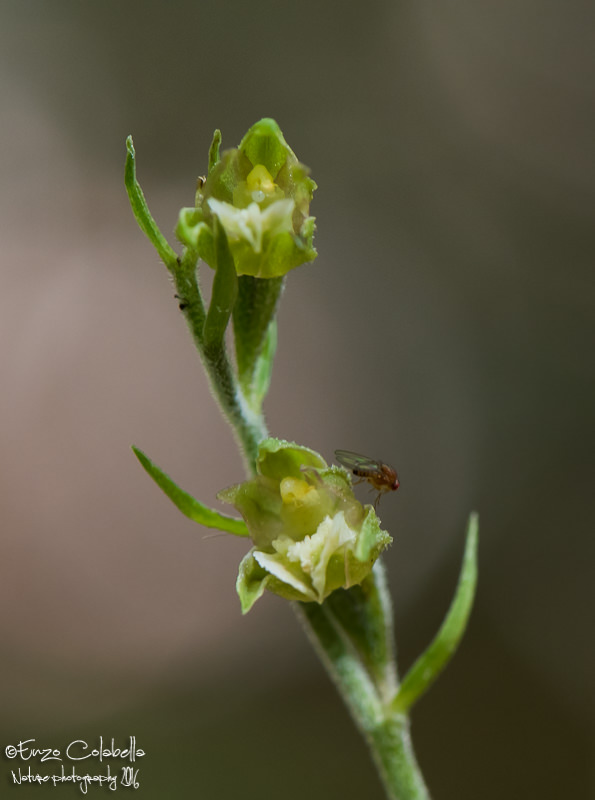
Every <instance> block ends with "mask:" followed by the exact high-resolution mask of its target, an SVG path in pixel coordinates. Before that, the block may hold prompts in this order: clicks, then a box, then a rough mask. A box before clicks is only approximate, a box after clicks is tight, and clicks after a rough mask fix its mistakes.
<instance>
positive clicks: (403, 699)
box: [391, 513, 479, 714]
mask: <svg viewBox="0 0 595 800" xmlns="http://www.w3.org/2000/svg"><path fill="white" fill-rule="evenodd" d="M478 538H479V519H478V516H477V514H476V513H473V514H471V516H470V517H469V523H468V525H467V541H466V544H465V553H464V555H463V564H462V567H461V574H460V576H459V583H458V585H457V590H456V593H455V596H454V598H453V601H452V604H451V606H450V609H449V611H448V614H447V615H446V618H445V619H444V622H443V623H442V627H441V628H440V630H439V631H438V633H437V635H436V637H435V639H434V640H433V641H432V643H431V644H430V645H429V647H428V648H427V650H426V651H425V652H424V653H422V655H421V656H420V657H419V658H418V659H417V661H416V662H415V663H414V664H413V666H412V667H411V669H410V670H409V672H408V673H407V675H406V676H405V678H404V679H403V682H402V683H401V686H400V688H399V691H398V693H397V695H396V697H395V699H394V700H393V702H392V706H391V710H392V711H393V712H394V713H401V714H402V713H405V712H406V711H407V710H408V709H409V708H411V706H412V705H413V704H414V703H415V702H416V701H417V700H419V698H420V697H421V696H422V695H423V694H424V693H425V692H426V691H427V690H428V689H429V687H430V686H431V685H432V683H434V681H435V680H436V678H437V677H438V675H439V674H440V673H441V672H442V670H443V669H444V667H445V666H446V665H447V664H448V662H449V661H450V659H451V658H452V657H453V655H454V653H455V651H456V649H457V647H458V644H459V642H460V641H461V639H462V637H463V634H464V633H465V628H466V627H467V621H468V619H469V614H470V613H471V607H472V606H473V599H474V597H475V588H476V586H477V542H478Z"/></svg>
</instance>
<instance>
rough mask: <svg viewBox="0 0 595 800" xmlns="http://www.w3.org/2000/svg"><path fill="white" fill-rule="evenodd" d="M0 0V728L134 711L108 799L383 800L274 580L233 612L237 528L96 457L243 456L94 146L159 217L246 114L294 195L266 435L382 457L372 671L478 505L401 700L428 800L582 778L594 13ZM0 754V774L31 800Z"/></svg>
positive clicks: (410, 632) (228, 468)
mask: <svg viewBox="0 0 595 800" xmlns="http://www.w3.org/2000/svg"><path fill="white" fill-rule="evenodd" d="M0 7H1V14H2V21H1V25H0V43H1V46H0V65H1V70H0V87H1V98H2V100H1V108H2V148H1V149H0V165H1V175H2V180H1V184H0V220H1V222H0V225H1V235H2V269H1V274H0V282H1V291H0V359H1V361H0V363H1V374H2V391H1V392H0V420H1V422H0V442H1V448H0V476H1V480H0V525H1V538H0V548H1V550H0V598H1V602H0V649H1V658H0V693H1V706H0V707H1V715H0V734H1V736H2V750H3V749H4V747H5V746H6V745H7V744H10V743H16V742H17V741H18V740H19V739H23V738H25V739H26V738H35V739H36V740H37V743H38V745H39V746H52V747H64V746H65V745H66V744H67V743H68V742H69V741H71V740H73V739H78V738H86V739H87V741H89V742H90V743H92V744H93V743H96V742H97V740H98V738H99V736H100V735H102V736H103V737H104V739H108V740H109V739H111V737H112V736H113V737H115V738H116V740H117V741H120V742H122V743H124V742H126V741H127V737H128V736H130V735H135V736H136V737H137V741H138V745H139V746H141V747H143V748H144V749H145V750H146V751H147V756H146V757H145V758H144V759H143V760H142V762H141V764H140V766H141V772H140V776H139V777H140V781H141V786H140V788H139V789H138V791H137V795H136V796H140V797H145V798H162V797H166V796H171V797H176V798H194V797H199V798H212V797H217V798H220V799H221V800H225V799H226V798H235V797H238V796H242V797H245V798H269V797H270V798H273V797H274V798H278V797H283V798H284V799H286V800H293V798H302V797H304V796H305V795H307V796H308V797H309V798H311V800H318V799H319V798H331V797H337V798H338V797H341V798H343V797H366V798H370V799H371V800H374V799H375V798H381V797H382V790H381V788H380V786H379V784H378V782H377V779H376V776H375V773H374V771H373V768H372V766H371V763H370V759H369V757H368V754H367V752H366V750H365V748H364V746H363V744H362V743H361V742H360V741H359V738H358V735H357V734H356V733H355V731H354V730H353V729H352V727H351V724H350V722H349V720H348V717H347V713H346V712H345V710H344V709H343V708H342V706H341V704H340V702H339V700H338V699H337V698H336V696H335V694H334V690H333V689H332V687H331V686H330V684H329V683H328V680H327V678H326V676H325V674H324V673H323V670H322V668H321V667H320V665H319V664H318V663H317V661H316V658H315V656H314V655H313V654H312V653H311V652H310V649H309V646H308V644H307V642H306V640H305V637H304V636H303V634H302V632H301V631H300V629H299V626H298V625H297V623H296V621H295V619H294V618H293V616H292V613H291V610H290V608H289V607H288V606H287V604H286V603H284V602H283V601H281V600H278V599H277V598H275V597H272V596H267V597H265V598H263V599H262V600H261V601H259V603H258V604H257V605H256V607H255V608H254V609H253V611H251V613H250V614H249V615H248V616H247V617H245V618H242V616H241V614H240V610H239V603H238V601H237V598H236V595H235V591H234V583H235V576H236V570H237V564H238V562H239V560H240V558H241V557H242V555H243V554H244V552H245V550H246V544H245V542H243V541H239V540H235V539H233V537H224V536H222V537H218V538H206V539H205V538H204V536H205V534H206V531H204V530H202V529H200V528H198V527H196V526H195V525H193V524H192V523H190V522H189V521H188V520H186V519H185V518H184V517H182V516H181V515H180V514H179V513H178V512H177V511H176V510H175V509H174V508H173V506H171V505H170V504H169V502H168V501H167V499H166V498H165V497H164V496H162V495H161V494H160V493H159V492H158V490H157V489H156V488H155V487H154V486H153V485H152V484H151V482H150V481H149V479H148V478H147V476H146V475H145V474H144V473H143V471H142V470H141V468H140V466H139V465H138V463H137V462H136V460H135V458H134V456H133V455H132V453H131V452H130V449H129V445H130V444H131V443H135V444H137V445H139V446H140V447H142V448H143V449H144V450H145V451H146V452H147V453H148V454H149V455H150V456H151V457H152V458H154V459H155V461H156V462H157V463H158V464H159V465H160V466H161V467H162V468H163V469H165V470H166V471H167V472H169V473H170V474H171V475H172V476H173V477H174V478H175V479H177V480H178V482H179V483H180V484H181V485H182V486H184V487H185V488H187V489H188V490H189V491H191V492H193V493H195V494H196V495H197V496H198V497H200V498H201V499H203V500H204V501H205V502H207V503H215V502H216V501H215V499H214V497H215V494H216V492H217V491H218V490H219V489H220V488H222V487H224V486H227V485H229V484H230V483H233V482H235V481H237V480H239V479H241V477H242V472H241V463H240V460H239V458H238V456H237V453H236V450H235V445H234V442H233V439H232V436H231V434H230V432H229V430H228V429H227V427H226V425H225V424H224V423H223V422H222V421H221V419H220V418H219V415H218V412H217V410H216V408H215V406H214V403H213V402H212V400H211V398H210V395H209V392H208V389H207V387H206V383H205V380H204V378H203V375H202V374H201V370H200V367H199V364H198V361H197V358H196V356H195V353H194V351H193V347H192V344H191V341H190V338H189V336H188V335H187V333H186V330H185V326H184V324H183V320H182V318H181V316H180V314H179V311H178V309H177V305H176V302H175V301H174V299H173V296H172V295H173V290H172V288H171V286H170V285H169V284H168V279H167V276H166V272H165V268H164V267H163V266H162V265H161V264H160V263H159V261H158V258H157V256H156V255H155V253H154V252H153V251H152V249H151V247H150V246H149V244H148V242H147V241H146V240H145V239H144V237H143V235H142V234H141V233H140V231H139V230H138V228H137V227H136V224H135V222H134V220H133V217H132V214H131V212H130V209H129V207H128V203H127V198H126V195H125V191H124V186H123V165H124V156H125V147H124V142H125V137H126V135H127V134H129V133H132V134H133V136H134V141H135V145H136V150H137V158H138V170H139V178H140V181H141V183H142V185H143V188H144V191H145V194H146V196H147V198H148V200H149V203H150V206H151V208H152V211H153V213H154V216H155V217H156V219H157V221H158V223H159V224H160V226H161V227H162V229H163V230H164V232H166V233H168V234H169V233H171V232H172V231H173V227H174V225H175V222H176V217H177V211H178V209H179V208H180V207H181V206H184V205H190V204H191V203H192V199H193V192H194V186H195V179H196V176H197V175H199V174H202V173H204V171H205V168H206V154H207V149H208V145H209V143H210V139H211V135H212V132H213V129H214V128H216V127H219V128H221V130H222V132H223V139H224V147H225V146H227V147H232V146H235V145H237V143H238V142H239V140H240V138H241V137H242V135H243V134H244V132H245V131H246V129H247V128H248V127H249V126H250V125H251V124H252V123H253V122H255V121H256V120H257V119H259V118H260V117H262V116H272V117H274V118H276V119H277V121H278V122H279V124H280V125H281V128H282V129H283V131H284V133H285V135H286V137H287V139H288V141H289V143H290V144H291V146H292V147H293V149H294V150H295V151H296V153H297V154H298V157H299V158H300V159H301V160H302V161H304V162H305V163H306V164H308V165H309V166H310V167H311V168H312V176H313V177H314V179H315V180H316V181H317V182H318V184H319V187H320V188H319V190H318V192H317V194H316V196H315V201H314V204H313V206H312V211H313V213H314V214H315V215H316V217H317V219H318V232H317V237H316V243H317V246H318V250H319V257H318V259H317V261H316V262H314V264H312V265H308V266H303V267H301V268H299V269H298V270H296V271H294V272H293V273H292V274H291V275H290V278H289V281H288V286H287V290H286V292H285V295H284V298H283V301H282V306H281V310H280V317H279V322H280V346H279V350H278V356H277V362H276V370H275V374H274V379H273V386H272V389H271V392H270V395H269V399H268V404H267V412H268V421H269V425H270V430H271V432H272V433H273V434H275V435H278V436H281V437H284V438H287V439H295V440H296V441H298V442H301V443H303V444H307V445H310V446H312V447H314V448H315V449H317V450H319V451H320V452H322V453H323V454H324V455H325V456H326V457H327V458H329V459H330V458H332V453H333V450H334V449H335V448H337V447H340V448H347V449H352V450H356V451H361V452H364V453H365V454H368V455H370V456H372V457H377V458H383V459H385V460H386V461H389V462H390V463H393V464H394V465H395V466H396V467H397V468H398V470H399V474H400V477H401V480H402V488H401V489H400V491H399V493H398V495H396V496H391V497H386V498H385V499H384V500H383V501H382V504H381V512H382V513H381V515H382V518H383V521H384V523H385V526H386V527H387V529H388V530H389V531H390V532H391V533H392V534H393V536H394V538H395V543H394V545H393V547H392V549H391V550H390V552H389V554H388V556H387V558H386V562H387V566H388V570H389V576H390V584H391V589H392V593H393V596H394V601H395V614H396V624H397V638H398V644H399V663H400V667H401V669H402V670H404V669H406V668H407V666H408V665H409V664H411V662H412V661H413V660H414V658H415V657H416V656H417V655H418V653H419V652H420V651H421V649H422V648H423V647H424V646H425V645H426V644H427V643H428V641H429V640H430V639H431V637H432V636H433V635H434V633H435V631H436V630H437V628H438V626H439V624H440V621H441V619H442V616H443V614H444V613H445V611H446V608H447V606H448V603H449V601H450V598H451V595H452V592H453V589H454V585H455V582H456V577H457V573H458V567H459V561H460V557H461V554H462V546H463V532H464V526H465V522H466V518H467V514H468V512H469V511H470V510H471V509H477V510H478V511H479V512H480V515H481V548H480V570H481V574H480V584H479V596H478V600H477V605H476V608H475V610H474V613H473V616H472V619H471V624H470V628H469V631H468V635H467V637H466V639H465V641H464V643H463V645H462V647H461V649H460V652H459V653H458V654H457V656H456V659H455V661H454V662H453V664H451V666H450V667H449V669H448V670H447V672H446V673H445V674H444V676H443V677H442V678H441V679H440V681H439V682H438V683H437V684H436V686H435V687H434V688H433V689H432V690H431V692H430V693H429V694H428V695H427V696H426V697H425V698H424V699H423V700H422V701H421V702H420V705H419V706H418V707H416V709H415V710H414V713H413V738H414V743H415V747H416V751H417V754H418V758H419V761H420V763H421V766H422V769H423V771H424V774H425V776H426V779H427V781H428V783H429V785H430V788H431V790H432V792H433V795H434V797H435V798H436V799H437V800H438V798H441V800H466V799H467V798H468V799H469V800H471V799H472V798H473V799H474V800H475V799H476V798H482V800H496V798H498V800H501V798H504V797H506V798H517V797H518V798H521V797H523V798H533V797H535V798H537V797H539V798H540V800H550V799H551V800H554V798H556V799H557V798H570V797H572V798H586V797H589V796H593V794H592V792H593V771H592V767H591V763H592V761H591V758H592V755H593V727H592V720H593V706H594V700H595V698H594V694H593V671H594V664H595V659H594V642H593V631H594V624H593V623H594V621H595V620H594V615H593V593H592V584H593V557H594V550H595V547H594V537H593V533H594V530H593V528H594V526H593V522H594V500H593V494H594V492H593V480H594V478H595V471H594V462H593V445H594V444H595V442H594V438H595V437H594V430H593V424H592V417H593V401H594V392H593V389H594V383H595V381H594V377H595V376H594V366H593V365H594V359H593V341H594V339H593V334H594V333H595V331H594V326H593V316H594V315H593V311H594V305H595V290H594V281H593V254H594V252H595V236H594V226H593V212H594V208H595V202H594V201H595V197H594V194H595V192H594V187H595V158H594V154H593V142H594V140H595V136H594V134H595V113H594V99H595V98H594V92H593V80H594V78H595V69H594V66H595V65H594V63H593V47H592V39H593V30H594V27H593V26H594V22H595V20H594V19H593V17H594V15H593V11H592V8H589V7H588V5H587V4H584V5H583V4H582V3H581V4H579V3H573V2H566V3H562V2H541V3H536V2H530V0H516V2H506V0H505V1H504V2H503V1H502V0H499V1H498V2H495V1H493V2H480V3H471V2H453V1H452V0H441V2H432V1H431V0H429V1H428V0H416V2H408V1H407V0H405V1H404V2H398V1H397V2H394V3H389V2H386V0H372V2H368V3H366V4H355V3H346V2H328V1H326V0H317V1H316V2H314V0H304V1H303V2H301V3H286V2H273V1H272V0H267V1H266V2H256V0H255V1H254V2H251V3H247V2H243V0H230V1H229V2H220V3H214V2H210V1H209V0H198V1H197V2H185V1H184V0H173V2H168V3H158V2H151V1H147V0H145V2H139V1H138V0H128V2H126V3H121V2H115V0H103V2H101V3H99V2H87V3H80V2H72V1H70V2H65V1H63V0H54V1H53V2H52V3H47V2H34V1H28V0H21V2H20V3H10V2H3V3H2V4H1V6H0ZM171 239H172V241H173V234H172V237H171ZM362 497H366V495H365V493H364V494H363V495H362ZM0 764H1V766H2V773H3V774H2V776H1V777H0V787H1V788H0V795H2V796H4V795H5V794H6V796H7V797H15V798H17V797H18V798H20V800H24V798H29V797H31V798H33V797H38V796H39V795H40V794H41V795H44V792H45V788H44V787H41V788H40V787H38V786H34V787H31V788H29V787H27V786H24V785H21V786H17V787H15V786H13V785H12V779H10V778H9V776H10V770H11V769H13V768H14V767H15V763H14V762H10V761H8V760H7V759H6V758H4V757H3V758H2V760H1V761H0ZM44 766H45V765H44ZM48 771H49V770H46V772H48ZM48 791H49V790H48ZM94 791H95V792H97V790H96V789H95V790H94ZM57 792H58V793H59V796H60V797H66V796H74V793H75V792H77V793H78V790H77V789H74V788H72V787H71V788H64V787H62V788H60V789H58V790H57ZM52 796H58V794H56V791H54V794H53V795H52Z"/></svg>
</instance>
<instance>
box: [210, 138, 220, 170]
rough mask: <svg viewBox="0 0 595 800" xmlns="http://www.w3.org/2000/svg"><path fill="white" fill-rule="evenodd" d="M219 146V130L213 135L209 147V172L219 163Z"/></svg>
mask: <svg viewBox="0 0 595 800" xmlns="http://www.w3.org/2000/svg"><path fill="white" fill-rule="evenodd" d="M220 146H221V131H220V130H219V128H217V129H216V130H215V133H214V134H213V141H212V142H211V146H210V147H209V172H210V171H211V170H212V169H213V167H214V166H215V164H216V163H217V162H218V161H219V148H220Z"/></svg>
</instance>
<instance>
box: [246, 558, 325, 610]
mask: <svg viewBox="0 0 595 800" xmlns="http://www.w3.org/2000/svg"><path fill="white" fill-rule="evenodd" d="M255 553H258V550H257V548H255V547H253V548H252V550H250V551H249V552H248V553H246V555H245V556H244V558H243V559H242V561H241V563H240V568H239V572H238V578H237V581H236V591H237V593H238V597H239V598H240V604H241V606H242V614H246V613H247V612H248V611H250V609H251V608H252V606H253V605H254V603H255V602H256V601H257V600H258V599H259V598H260V597H262V595H263V594H264V592H265V590H267V589H268V590H269V591H271V592H273V593H274V594H277V595H279V596H281V597H283V598H285V599H286V600H299V601H302V602H303V601H304V600H308V599H309V600H312V601H314V600H316V596H315V595H314V593H313V592H312V590H311V589H310V588H309V587H308V586H306V585H305V584H304V583H303V582H302V581H301V580H300V579H299V577H298V576H296V575H294V574H293V573H292V572H291V571H290V570H289V569H287V568H286V567H282V566H280V567H279V571H280V573H281V574H282V576H283V578H284V579H283V580H281V579H279V578H278V577H277V576H275V575H273V574H272V573H271V572H269V571H267V570H265V569H263V568H262V567H261V566H260V564H259V563H258V562H257V561H256V558H255V557H254V554H255Z"/></svg>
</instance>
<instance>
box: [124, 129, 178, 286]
mask: <svg viewBox="0 0 595 800" xmlns="http://www.w3.org/2000/svg"><path fill="white" fill-rule="evenodd" d="M124 183H125V185H126V191H127V192H128V199H129V200H130V205H131V207H132V213H133V214H134V216H135V218H136V221H137V222H138V224H139V227H140V229H141V230H142V231H143V233H144V234H145V235H146V236H147V238H148V239H149V241H150V242H151V244H152V245H153V247H154V248H155V250H157V252H158V253H159V257H160V258H161V260H162V261H163V263H164V264H165V266H166V267H167V268H168V270H169V271H170V272H174V271H175V269H176V266H177V264H178V256H177V254H176V253H175V251H174V250H172V248H171V247H170V246H169V244H168V242H167V240H166V238H165V236H164V235H163V234H162V233H161V231H160V230H159V228H158V227H157V223H156V222H155V220H154V219H153V217H152V215H151V212H150V211H149V207H148V206H147V201H146V200H145V196H144V194H143V190H142V189H141V187H140V184H139V182H138V181H137V179H136V154H135V152H134V144H133V142H132V136H128V138H127V139H126V167H125V169H124Z"/></svg>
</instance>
